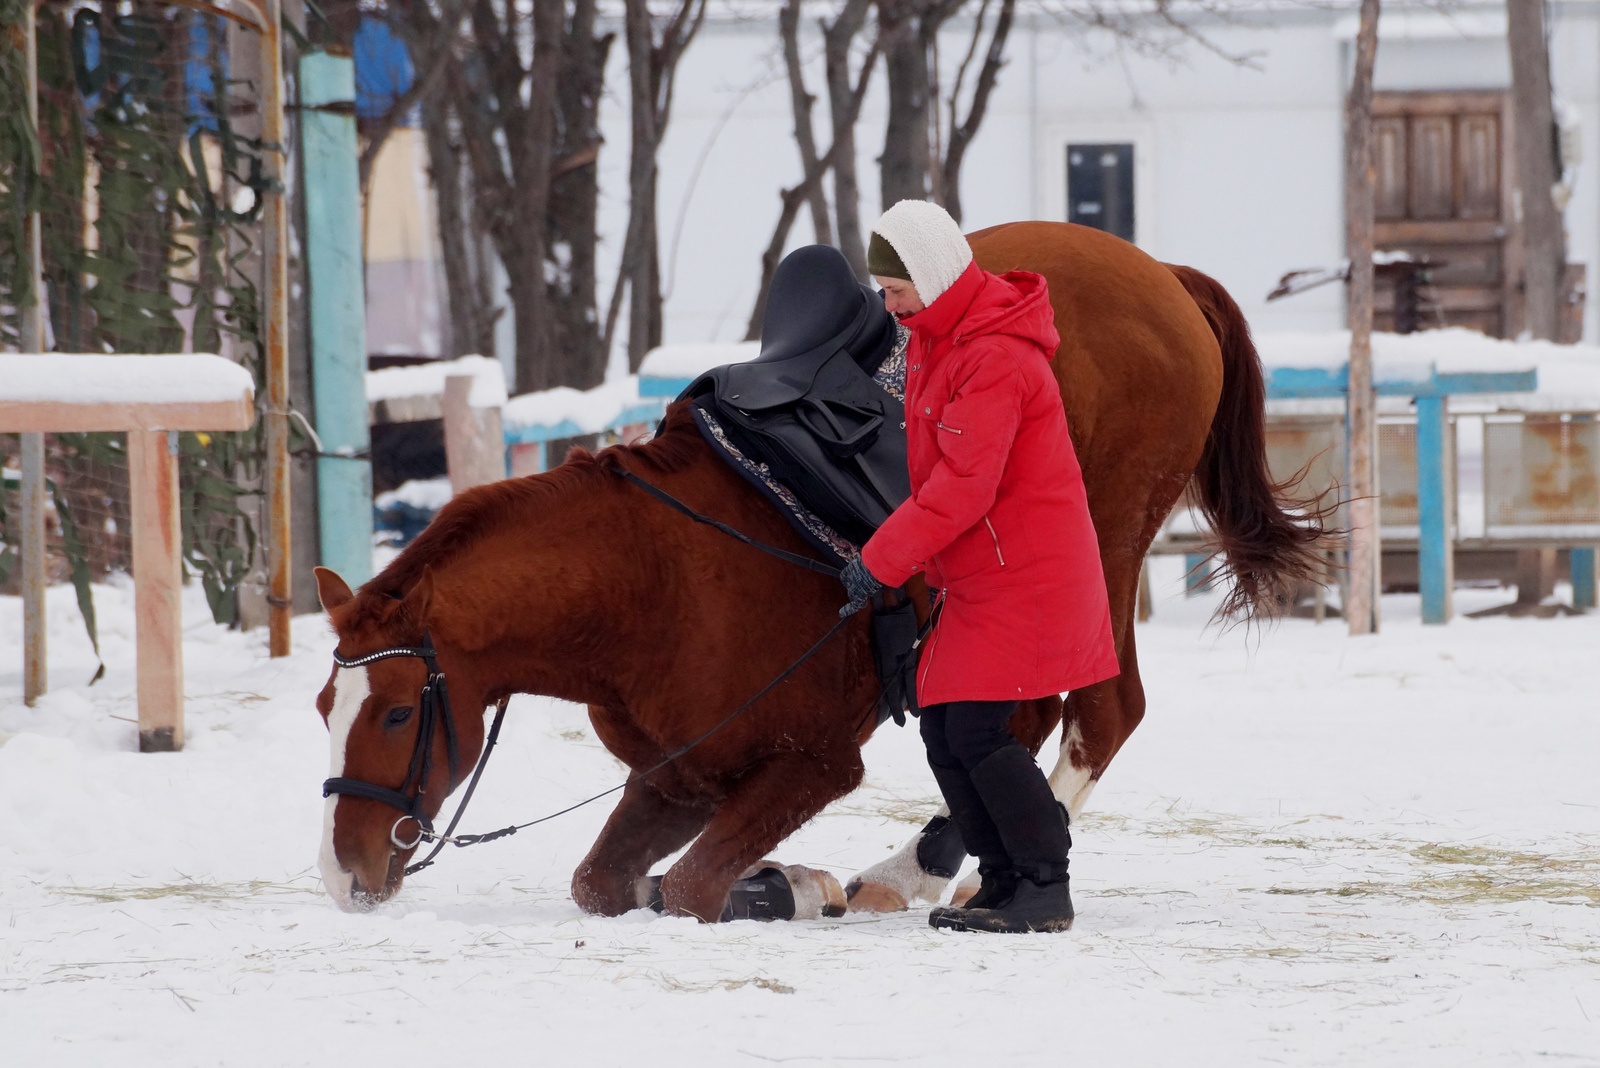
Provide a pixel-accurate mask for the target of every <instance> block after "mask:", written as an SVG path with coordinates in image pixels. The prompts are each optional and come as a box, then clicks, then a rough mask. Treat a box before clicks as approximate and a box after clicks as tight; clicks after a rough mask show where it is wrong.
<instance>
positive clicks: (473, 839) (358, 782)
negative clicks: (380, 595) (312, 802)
mask: <svg viewBox="0 0 1600 1068" xmlns="http://www.w3.org/2000/svg"><path fill="white" fill-rule="evenodd" d="M616 473H617V474H618V475H620V476H621V477H622V478H624V479H626V480H627V481H629V482H632V483H633V484H634V485H636V486H638V487H640V488H641V489H643V490H645V491H646V492H647V493H649V494H650V495H651V496H652V497H654V498H656V499H657V500H659V501H661V502H662V503H664V504H667V505H669V506H671V507H672V508H674V509H676V510H677V511H679V512H682V513H683V514H684V515H686V516H688V517H689V518H690V519H693V520H694V521H695V522H696V523H703V524H705V525H707V526H711V527H714V528H716V529H717V530H720V531H721V532H722V533H724V534H727V535H728V536H729V537H731V538H734V539H735V540H737V541H741V542H743V543H744V544H746V545H749V546H751V547H752V548H755V549H759V550H760V551H762V552H764V553H767V554H768V555H769V556H775V557H777V558H778V559H780V560H785V561H788V562H789V563H792V564H796V565H798V566H801V567H804V568H806V569H807V570H809V571H815V572H818V573H819V574H824V575H831V576H833V577H835V578H837V577H838V575H839V569H838V568H836V567H831V566H829V565H827V564H824V563H821V562H820V561H817V560H812V559H810V558H809V557H805V556H801V555H799V554H798V553H791V552H789V551H787V550H785V549H779V548H777V547H776V546H772V545H767V544H764V543H762V542H759V541H756V540H755V539H754V538H752V537H750V536H748V535H746V534H744V533H743V532H741V531H739V530H737V529H735V528H734V527H730V526H728V525H727V524H726V523H721V522H718V521H717V520H715V519H712V518H711V517H709V516H704V515H701V514H700V513H699V512H696V511H694V510H693V509H692V508H690V507H689V506H688V505H686V504H684V503H683V502H682V501H680V500H678V499H677V498H676V497H674V496H672V495H671V494H669V493H667V492H666V491H665V490H662V489H660V488H658V487H656V486H654V485H652V484H651V483H649V482H646V481H645V480H644V479H642V478H640V477H638V476H637V475H635V474H633V472H631V471H622V470H617V471H616ZM853 618H854V617H853V616H842V617H840V619H839V621H838V622H836V623H835V624H834V625H833V626H831V627H829V628H828V632H827V633H826V634H824V635H823V636H822V637H821V638H818V639H817V641H816V643H815V644H813V645H812V646H811V648H809V649H807V650H806V651H805V652H804V653H802V654H800V658H799V659H798V660H796V661H794V662H793V663H792V664H790V665H789V666H788V667H786V668H784V669H783V671H781V672H780V673H779V674H778V675H777V677H775V678H774V679H773V680H772V681H771V682H769V683H767V684H766V685H765V686H763V687H761V689H759V690H757V691H756V692H755V694H754V695H753V696H752V697H750V699H749V700H747V701H745V702H744V704H742V705H740V706H739V707H738V708H735V709H734V710H733V711H732V712H729V713H728V714H727V715H726V716H724V717H723V718H722V720H721V721H720V722H719V723H717V724H716V725H715V726H713V727H711V728H710V729H709V730H707V731H706V732H705V733H704V734H702V735H700V736H699V737H698V738H694V739H692V740H690V741H688V742H685V743H684V744H683V745H681V746H679V747H678V748H676V749H674V750H673V751H672V752H670V753H668V754H667V755H666V756H664V757H662V758H661V760H660V761H659V762H657V763H656V764H654V765H653V766H651V767H649V768H646V769H645V770H644V771H640V772H636V773H634V774H632V775H630V776H628V777H627V779H625V780H623V781H622V782H621V783H618V784H617V785H616V786H613V787H611V788H610V789H608V790H602V791H601V792H600V793H598V794H595V795H594V796H593V797H586V798H584V799H583V800H582V801H579V802H576V803H575V804H571V805H568V806H567V807H566V808H563V809H561V810H559V811H556V812H552V813H550V814H548V815H545V816H540V817H539V818H538V819H534V820H529V821H528V822H526V823H516V824H512V825H511V826H509V827H502V828H500V829H499V830H497V831H489V832H487V833H485V834H459V835H458V834H456V833H455V830H456V825H457V824H458V823H460V822H461V817H462V815H463V814H464V813H465V812H466V811H467V804H468V803H469V802H470V801H471V800H472V794H473V792H474V791H475V790H477V788H478V780H479V779H481V778H482V777H483V771H484V769H485V768H486V767H488V766H489V757H490V755H491V754H493V752H494V747H495V744H496V743H497V742H498V741H499V740H500V724H501V723H502V722H504V720H505V715H506V706H507V705H508V704H509V703H510V700H511V698H510V697H509V696H506V697H502V698H500V700H499V701H498V702H497V703H496V707H495V713H494V722H493V723H492V724H491V725H490V727H489V734H488V736H487V738H486V739H485V741H484V745H483V755H482V756H480V757H479V758H478V763H477V766H476V767H475V768H474V769H473V771H472V779H471V781H470V782H469V783H468V784H467V792H466V793H465V794H463V795H462V796H461V804H459V805H457V806H456V812H455V815H454V816H453V817H451V819H450V824H449V826H447V827H446V828H445V829H444V833H443V834H440V833H438V832H436V831H435V830H434V829H433V821H431V820H430V819H428V817H427V815H426V813H424V812H423V811H422V800H423V796H424V795H425V794H426V792H427V789H428V774H429V771H430V770H431V768H432V764H433V736H434V733H435V731H436V730H437V728H438V724H439V723H440V722H443V724H444V738H445V752H446V754H447V758H448V762H449V766H450V768H449V770H450V789H449V790H447V791H446V796H448V795H449V793H450V792H451V791H453V790H455V788H456V784H457V782H459V778H458V776H457V773H456V772H457V764H458V763H459V759H460V750H459V744H458V742H457V740H456V723H455V716H454V714H453V713H452V711H451V708H450V690H449V688H448V687H447V686H446V684H445V677H444V672H442V671H440V670H439V661H438V659H437V655H438V654H437V650H435V649H434V646H433V639H432V638H431V637H430V636H429V635H428V632H427V631H423V634H422V644H421V645H397V646H393V647H391V648H388V649H379V650H377V651H375V652H371V653H363V654H362V655H360V656H351V657H345V656H340V655H339V653H338V651H337V650H335V651H334V654H333V662H334V663H335V664H337V665H338V666H339V667H342V668H357V667H365V666H366V665H368V664H371V663H374V662H375V661H378V660H388V659H390V658H392V657H402V656H404V657H415V658H417V659H419V660H421V661H423V663H424V664H426V665H427V668H428V681H427V682H425V683H423V686H422V694H421V699H420V702H419V704H420V706H421V707H420V709H419V716H418V722H417V741H416V744H415V745H414V746H413V747H412V750H411V763H410V765H409V766H408V768H407V770H406V778H405V781H404V782H402V783H401V784H400V788H399V789H398V790H392V789H390V788H389V787H387V786H379V785H377V784H376V783H370V782H367V781H365V780H363V779H352V778H348V777H346V776H337V777H334V778H331V779H326V780H324V781H323V784H322V796H323V797H329V796H332V795H334V794H340V795H343V796H346V797H360V798H364V799H366V800H368V801H377V802H379V803H380V804H385V805H388V806H390V807H391V808H396V809H399V810H400V812H401V813H402V815H401V816H400V818H399V819H397V820H395V821H394V826H392V827H390V828H389V841H390V843H391V844H393V845H394V846H395V847H396V848H398V849H402V850H405V849H416V848H417V847H418V846H420V845H421V844H422V843H423V842H432V843H434V845H433V849H432V851H430V852H429V853H428V855H427V856H426V857H424V858H423V859H421V860H419V861H417V862H415V863H413V864H408V865H406V870H405V874H407V875H413V874H415V873H417V872H419V871H421V870H422V869H424V868H427V867H429V866H431V865H432V864H433V863H434V858H435V857H437V856H438V855H439V852H440V850H442V849H444V847H445V846H446V845H453V846H456V847H457V848H459V849H465V848H466V847H467V846H473V845H479V844H481V843H483V842H492V841H494V840H495V839H497V838H505V837H507V836H509V835H513V834H516V833H517V832H518V831H520V830H524V829H526V828H528V827H534V826H537V825H538V824H541V823H546V822H548V821H550V820H553V819H555V818H556V817H558V816H565V815H566V814H567V813H569V812H574V811H576V810H578V809H580V808H583V807H584V806H585V805H591V804H593V803H594V802H596V801H599V800H600V799H602V798H605V797H609V796H610V795H612V794H614V793H616V792H617V791H619V790H625V789H627V788H628V787H629V786H632V785H633V784H634V783H636V782H639V781H641V780H643V779H646V778H648V777H649V776H651V775H654V774H655V773H656V772H658V771H660V770H661V769H662V768H664V767H666V766H667V765H668V764H671V763H672V762H673V761H675V760H677V759H678V758H679V757H681V756H683V755H685V754H686V753H688V752H690V751H691V750H692V749H694V748H695V747H696V746H698V745H700V743H702V742H704V741H705V740H706V739H708V738H710V737H711V736H712V735H714V734H716V733H717V732H718V731H720V730H722V728H724V727H726V726H727V725H728V724H730V723H732V722H733V721H734V720H735V719H737V718H738V717H739V716H741V715H743V714H744V713H745V712H746V711H747V710H748V709H749V708H750V707H751V706H752V705H754V704H755V703H756V702H757V701H759V700H761V699H762V698H763V697H765V696H766V695H767V694H769V693H771V692H772V690H773V689H775V688H776V687H777V686H778V685H779V684H781V683H783V682H784V681H785V680H787V679H788V678H789V677H790V676H791V675H793V674H794V673H795V672H796V671H798V670H800V668H801V667H802V666H804V664H805V663H806V661H808V660H810V659H811V658H812V657H813V656H816V655H817V653H819V652H821V651H822V648H823V646H825V645H827V644H828V642H830V641H832V640H833V638H834V636H835V635H836V634H838V633H839V632H840V631H841V630H843V629H844V627H845V624H847V623H849V622H850V621H851V620H852V619H853ZM919 641H920V639H919ZM869 714H870V709H869ZM863 722H865V720H863ZM858 729H859V728H858ZM413 783H415V784H416V786H415V791H414V792H410V793H408V792H407V791H408V790H410V789H411V788H412V784H413ZM408 819H409V820H414V821H415V822H416V824H417V837H416V838H415V839H413V840H412V841H410V842H404V841H401V840H400V836H399V830H400V825H401V824H402V823H404V822H405V821H406V820H408Z"/></svg>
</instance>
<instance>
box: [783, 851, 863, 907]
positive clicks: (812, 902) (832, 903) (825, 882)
mask: <svg viewBox="0 0 1600 1068" xmlns="http://www.w3.org/2000/svg"><path fill="white" fill-rule="evenodd" d="M783 874H784V875H786V876H788V878H789V887H790V889H792V890H793V891H794V918H795V919H797V920H818V919H821V918H822V917H824V916H828V917H838V916H843V915H844V914H845V911H846V910H847V909H848V908H849V907H850V905H849V899H848V898H846V897H845V896H844V887H842V886H840V885H839V880H838V879H835V878H834V877H833V875H832V874H831V873H829V872H825V871H822V870H820V869H818V868H806V867H802V866H801V865H799V864H791V865H789V866H788V867H786V868H784V869H783Z"/></svg>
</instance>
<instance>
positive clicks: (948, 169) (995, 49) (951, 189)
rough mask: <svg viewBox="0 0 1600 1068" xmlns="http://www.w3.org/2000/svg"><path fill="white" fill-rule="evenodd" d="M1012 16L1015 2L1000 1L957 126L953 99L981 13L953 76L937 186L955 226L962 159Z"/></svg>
mask: <svg viewBox="0 0 1600 1068" xmlns="http://www.w3.org/2000/svg"><path fill="white" fill-rule="evenodd" d="M988 6H989V5H988V0H985V2H984V7H985V8H987V7H988ZM1016 13H1017V0H1001V2H1000V15H999V18H998V19H997V20H996V21H995V25H994V33H993V34H992V35H991V36H990V38H989V50H988V53H987V54H986V55H985V56H984V57H983V66H982V67H981V68H980V69H979V71H978V81H977V84H976V85H975V86H974V87H973V90H972V103H971V104H970V105H969V106H968V108H967V117H966V118H965V119H963V120H962V121H961V122H960V123H959V124H958V123H957V122H956V105H957V97H958V94H959V93H960V92H961V83H962V82H963V81H964V80H965V78H966V69H967V65H968V64H969V63H970V62H971V59H972V51H973V50H976V48H977V45H978V35H979V33H980V32H981V31H982V29H983V12H982V11H980V12H979V13H978V23H977V25H976V26H975V27H974V28H973V32H972V49H971V50H969V51H968V53H967V58H966V59H965V60H963V61H962V64H961V70H960V71H958V72H957V74H956V84H955V86H954V87H953V88H952V89H951V91H950V147H949V149H948V151H947V154H946V155H945V158H944V165H943V167H942V170H941V175H940V182H939V185H940V188H941V189H942V190H943V192H944V200H943V203H944V207H945V210H946V211H948V212H949V213H950V215H951V217H952V218H954V219H955V220H956V222H960V221H961V164H962V162H963V161H964V160H965V159H966V155H967V149H968V148H969V147H970V146H971V144H972V139H973V138H974V137H976V136H977V135H978V127H979V126H980V125H982V123H983V117H984V115H985V114H986V113H987V111H988V108H989V97H990V95H991V94H992V93H993V92H994V87H995V83H996V82H997V81H998V80H999V77H1000V68H1001V67H1002V66H1004V65H1005V53H1006V40H1007V39H1008V38H1009V37H1010V34H1011V26H1012V22H1013V20H1014V18H1015V16H1016Z"/></svg>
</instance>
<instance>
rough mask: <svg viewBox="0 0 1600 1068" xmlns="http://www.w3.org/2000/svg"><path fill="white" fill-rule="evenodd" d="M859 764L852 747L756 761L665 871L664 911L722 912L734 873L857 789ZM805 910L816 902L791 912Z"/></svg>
mask: <svg viewBox="0 0 1600 1068" xmlns="http://www.w3.org/2000/svg"><path fill="white" fill-rule="evenodd" d="M862 772H863V768H862V766H861V754H860V753H859V752H858V751H856V750H854V749H845V750H841V751H836V752H828V753H822V754H806V753H794V752H786V753H776V754H774V755H772V756H770V757H768V758H767V759H765V760H763V761H762V762H761V763H759V764H757V765H756V766H755V767H754V768H753V769H752V770H751V771H750V772H748V773H747V774H746V775H745V776H744V778H742V779H741V780H740V781H739V782H738V784H737V785H736V786H734V788H733V790H732V791H731V792H730V793H729V794H728V796H727V798H726V800H724V801H723V803H722V805H721V806H720V807H718V809H717V811H716V814H715V815H714V816H712V817H711V822H710V823H708V824H707V825H706V829H705V831H704V832H702V833H701V835H700V837H699V839H698V840H697V841H696V842H695V843H694V845H692V846H690V847H689V851H688V852H686V853H685V854H684V855H683V856H682V857H681V858H680V859H679V860H678V862H677V863H676V864H674V865H673V866H672V867H671V869H670V870H668V872H667V874H666V876H665V877H664V878H663V879H662V881H661V900H662V905H663V906H664V909H665V911H667V912H670V913H673V914H675V915H679V916H694V917H696V918H697V919H700V920H702V921H704V922H707V923H713V922H716V921H717V920H719V919H720V918H721V917H722V913H723V906H724V905H725V904H726V903H727V900H728V891H729V889H730V888H731V887H732V886H733V883H734V880H736V879H738V878H740V877H741V876H743V875H745V873H746V872H747V871H749V869H750V867H751V866H752V865H753V864H755V863H756V862H757V861H760V860H761V859H762V858H764V857H766V856H767V854H768V853H769V852H771V851H772V849H773V848H774V847H775V846H777V845H778V843H780V842H782V841H783V840H784V839H785V838H787V837H789V835H791V834H793V833H794V832H795V831H797V830H799V829H800V827H801V826H803V825H804V824H805V823H806V822H807V821H808V820H810V819H811V817H813V816H815V815H816V814H817V813H818V812H820V811H822V809H823V807H824V806H826V805H827V804H829V803H830V802H832V801H835V800H837V799H838V798H840V797H843V796H844V795H845V794H847V793H849V792H850V791H851V790H853V789H855V788H856V786H857V785H859V784H860V782H861V776H862ZM835 885H837V884H835ZM797 896H798V895H797ZM797 904H798V902H797ZM809 911H815V910H797V911H796V915H797V917H800V916H802V915H803V913H806V912H809Z"/></svg>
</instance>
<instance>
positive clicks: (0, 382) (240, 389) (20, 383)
mask: <svg viewBox="0 0 1600 1068" xmlns="http://www.w3.org/2000/svg"><path fill="white" fill-rule="evenodd" d="M254 395H255V380H254V379H253V378H251V377H250V372H249V371H247V370H246V369H245V368H243V367H241V366H239V365H238V364H236V363H234V362H233V361H232V360H225V359H223V358H222V357H221V356H213V355H210V354H207V353H200V352H179V353H171V354H167V355H160V356H135V355H129V354H125V353H60V352H50V353H43V354H38V353H32V354H17V353H0V402H13V401H20V402H38V401H60V402H66V403H70V404H114V403H122V404H171V403H204V402H207V401H234V400H238V399H239V398H241V397H245V398H249V397H253V396H254Z"/></svg>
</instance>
